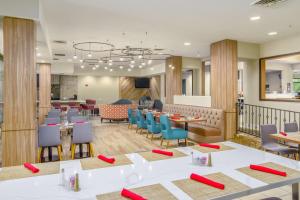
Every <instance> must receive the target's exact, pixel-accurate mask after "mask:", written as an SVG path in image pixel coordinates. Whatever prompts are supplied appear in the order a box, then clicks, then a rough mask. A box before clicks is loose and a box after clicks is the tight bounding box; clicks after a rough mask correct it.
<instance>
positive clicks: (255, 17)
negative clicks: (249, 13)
mask: <svg viewBox="0 0 300 200" xmlns="http://www.w3.org/2000/svg"><path fill="white" fill-rule="evenodd" d="M250 20H251V21H257V20H260V16H253V17H250Z"/></svg>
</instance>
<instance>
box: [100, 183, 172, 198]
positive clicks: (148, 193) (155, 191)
mask: <svg viewBox="0 0 300 200" xmlns="http://www.w3.org/2000/svg"><path fill="white" fill-rule="evenodd" d="M130 191H132V192H134V193H137V194H139V195H141V196H143V197H145V198H146V199H151V200H176V198H175V197H174V196H173V195H172V193H170V192H169V191H168V190H167V189H165V188H164V187H163V186H162V185H160V184H155V185H149V186H144V187H139V188H133V189H130ZM96 198H97V199H98V200H112V199H113V200H119V199H127V198H125V197H122V196H121V191H118V192H112V193H107V194H101V195H97V197H96Z"/></svg>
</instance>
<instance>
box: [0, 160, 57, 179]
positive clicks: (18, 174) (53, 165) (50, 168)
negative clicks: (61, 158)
mask: <svg viewBox="0 0 300 200" xmlns="http://www.w3.org/2000/svg"><path fill="white" fill-rule="evenodd" d="M33 165H34V166H35V167H37V168H39V169H40V171H39V172H38V173H32V172H31V171H30V170H28V169H27V168H25V167H24V166H23V165H20V166H13V167H3V168H2V170H1V171H0V181H4V180H11V179H20V178H28V177H33V176H43V175H49V174H58V173H59V170H60V164H59V162H49V163H35V164H33Z"/></svg>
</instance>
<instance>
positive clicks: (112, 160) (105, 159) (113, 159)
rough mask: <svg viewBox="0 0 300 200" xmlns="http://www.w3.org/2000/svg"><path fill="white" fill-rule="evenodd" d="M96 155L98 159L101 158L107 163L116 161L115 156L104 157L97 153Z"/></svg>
mask: <svg viewBox="0 0 300 200" xmlns="http://www.w3.org/2000/svg"><path fill="white" fill-rule="evenodd" d="M97 157H98V158H99V159H100V160H103V161H105V162H108V163H110V164H114V162H115V161H116V159H115V158H107V157H105V156H104V155H98V156H97Z"/></svg>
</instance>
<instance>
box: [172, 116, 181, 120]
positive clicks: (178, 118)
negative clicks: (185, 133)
mask: <svg viewBox="0 0 300 200" xmlns="http://www.w3.org/2000/svg"><path fill="white" fill-rule="evenodd" d="M171 119H174V120H180V117H171Z"/></svg>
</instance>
